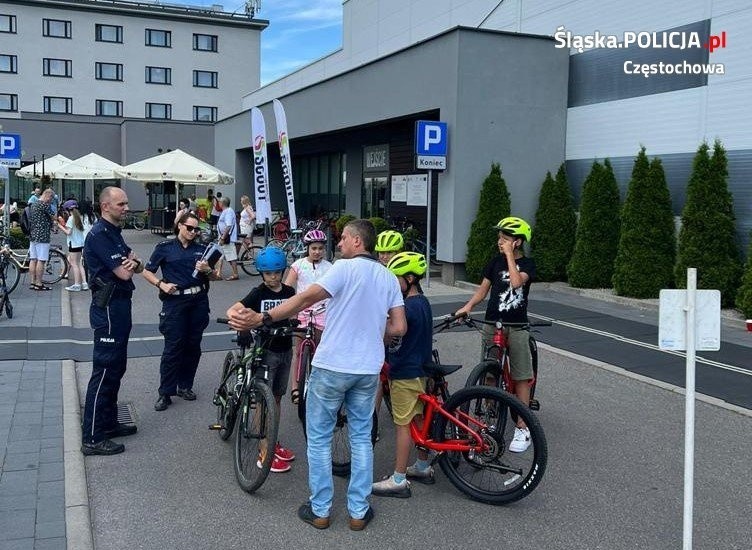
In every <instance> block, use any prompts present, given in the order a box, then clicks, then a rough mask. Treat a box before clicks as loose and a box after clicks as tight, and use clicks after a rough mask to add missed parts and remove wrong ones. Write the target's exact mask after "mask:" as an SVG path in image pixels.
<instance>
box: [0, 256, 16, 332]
mask: <svg viewBox="0 0 752 550" xmlns="http://www.w3.org/2000/svg"><path fill="white" fill-rule="evenodd" d="M9 256H10V254H9V249H7V248H6V247H3V248H0V315H2V314H3V311H5V314H6V315H7V316H8V319H12V318H13V304H11V302H10V292H11V290H10V289H9V288H8V285H7V281H6V280H5V270H6V269H7V267H8V266H9V265H10V258H9Z"/></svg>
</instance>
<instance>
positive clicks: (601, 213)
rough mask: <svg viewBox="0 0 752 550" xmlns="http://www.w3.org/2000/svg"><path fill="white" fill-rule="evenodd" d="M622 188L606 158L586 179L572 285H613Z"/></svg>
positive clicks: (571, 266) (570, 272)
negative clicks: (612, 278) (618, 184)
mask: <svg viewBox="0 0 752 550" xmlns="http://www.w3.org/2000/svg"><path fill="white" fill-rule="evenodd" d="M619 201H620V196H619V187H618V186H617V185H616V177H614V171H613V170H612V168H611V162H610V161H609V160H608V159H606V161H605V162H604V164H603V165H601V164H599V163H598V162H597V161H595V162H593V168H592V169H591V170H590V174H588V177H587V178H585V183H584V184H583V187H582V200H581V203H580V220H579V223H578V224H577V233H576V237H575V245H574V253H573V254H572V259H571V260H570V262H569V265H568V266H567V276H568V277H569V284H571V285H572V286H574V287H580V288H603V287H610V286H611V277H612V276H613V273H614V259H615V258H616V247H617V244H618V242H619Z"/></svg>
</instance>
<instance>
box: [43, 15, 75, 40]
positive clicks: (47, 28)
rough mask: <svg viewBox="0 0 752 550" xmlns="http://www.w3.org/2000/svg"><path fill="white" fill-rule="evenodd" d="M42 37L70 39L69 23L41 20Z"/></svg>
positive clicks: (58, 20)
mask: <svg viewBox="0 0 752 550" xmlns="http://www.w3.org/2000/svg"><path fill="white" fill-rule="evenodd" d="M42 35H43V36H51V37H53V38H70V37H71V22H70V21H61V20H60V19H42Z"/></svg>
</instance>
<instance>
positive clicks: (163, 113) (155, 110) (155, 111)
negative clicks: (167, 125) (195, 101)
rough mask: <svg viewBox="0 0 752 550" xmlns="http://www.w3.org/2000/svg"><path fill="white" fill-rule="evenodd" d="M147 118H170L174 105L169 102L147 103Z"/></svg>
mask: <svg viewBox="0 0 752 550" xmlns="http://www.w3.org/2000/svg"><path fill="white" fill-rule="evenodd" d="M146 118H161V119H164V120H170V119H171V118H172V105H170V104H169V103H147V104H146Z"/></svg>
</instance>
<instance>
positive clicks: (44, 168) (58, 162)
mask: <svg viewBox="0 0 752 550" xmlns="http://www.w3.org/2000/svg"><path fill="white" fill-rule="evenodd" d="M70 161H71V159H69V158H68V157H66V156H63V155H55V156H54V157H50V158H46V159H44V160H40V161H39V162H37V163H36V164H30V165H28V166H24V167H23V168H21V169H20V170H16V176H17V177H19V178H24V179H30V178H34V177H37V178H39V177H42V173H43V172H44V174H45V175H48V176H50V178H52V177H53V176H52V174H53V173H54V172H55V170H57V169H58V168H60V167H61V166H63V165H64V164H68V163H69V162H70Z"/></svg>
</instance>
